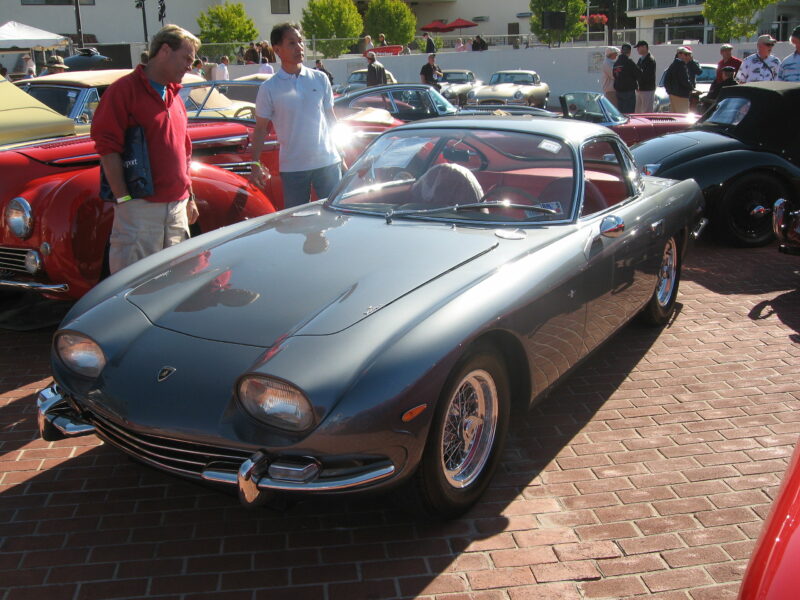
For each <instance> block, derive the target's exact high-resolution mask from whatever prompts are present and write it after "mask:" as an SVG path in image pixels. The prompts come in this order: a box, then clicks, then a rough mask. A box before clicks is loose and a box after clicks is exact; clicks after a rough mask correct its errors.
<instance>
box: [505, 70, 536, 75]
mask: <svg viewBox="0 0 800 600" xmlns="http://www.w3.org/2000/svg"><path fill="white" fill-rule="evenodd" d="M495 73H526V74H528V75H536V71H531V70H530V69H501V70H500V71H495Z"/></svg>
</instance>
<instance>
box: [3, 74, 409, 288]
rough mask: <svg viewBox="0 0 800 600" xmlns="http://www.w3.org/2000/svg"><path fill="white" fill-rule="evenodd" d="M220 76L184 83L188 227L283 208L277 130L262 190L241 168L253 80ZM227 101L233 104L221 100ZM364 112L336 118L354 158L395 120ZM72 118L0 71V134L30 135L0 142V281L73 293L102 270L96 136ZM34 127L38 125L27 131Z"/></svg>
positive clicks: (109, 214) (108, 210)
mask: <svg viewBox="0 0 800 600" xmlns="http://www.w3.org/2000/svg"><path fill="white" fill-rule="evenodd" d="M224 85H225V88H223V89H224V93H222V92H220V90H219V89H217V88H218V86H217V84H215V83H202V84H197V85H195V86H186V87H185V88H184V90H183V91H182V93H183V96H184V101H185V102H186V104H187V109H188V110H189V114H190V126H189V131H190V136H191V138H192V143H193V147H194V150H193V156H194V158H195V161H194V162H193V163H192V167H191V171H192V180H193V190H194V193H195V196H196V201H197V204H198V209H199V211H200V217H199V219H198V222H197V223H196V224H195V225H194V226H193V234H197V233H201V232H206V231H210V230H212V229H216V228H218V227H221V226H223V225H228V224H231V223H235V222H237V221H241V220H242V219H248V218H252V217H255V216H259V215H263V214H266V213H270V212H273V211H275V210H276V209H278V210H279V209H281V208H283V193H282V189H281V184H280V178H279V176H278V175H277V174H278V143H277V141H276V140H275V138H274V135H272V137H271V138H268V140H267V143H266V144H265V148H264V152H263V154H262V156H261V160H262V162H263V163H264V164H265V165H266V166H267V167H268V168H269V169H270V171H271V172H272V173H273V174H274V176H273V177H272V178H271V179H270V180H269V183H268V184H267V186H266V189H265V190H261V189H259V188H257V187H255V186H254V185H252V184H251V183H250V181H249V180H248V179H246V178H245V177H243V176H242V175H243V174H247V173H249V172H250V165H251V163H250V162H249V161H250V149H249V146H250V134H251V132H252V128H253V124H254V123H253V121H252V118H250V119H248V118H242V117H252V114H253V110H252V103H249V106H248V100H246V99H245V97H254V96H255V91H256V90H257V87H258V85H259V84H258V82H236V83H234V82H225V83H224ZM225 94H230V96H226V95H225ZM239 97H241V99H238V98H239ZM226 103H228V104H230V106H231V110H233V111H234V112H233V113H231V110H228V109H227V108H226V107H225V106H222V105H224V104H226ZM236 113H238V114H236ZM234 114H236V116H234ZM358 118H362V117H358ZM363 119H364V120H363V121H357V120H356V121H352V122H351V123H352V124H351V125H346V124H342V125H341V128H342V132H340V133H339V135H338V136H337V139H339V140H341V141H342V143H343V144H344V143H345V142H348V141H349V142H352V143H350V144H349V146H348V148H347V149H346V150H345V156H346V157H347V158H348V159H349V160H351V161H352V160H354V159H355V157H356V156H357V155H358V154H359V153H360V151H361V150H363V148H364V147H365V146H366V142H367V141H369V140H370V139H371V137H372V136H374V135H377V133H378V132H380V131H382V130H384V129H386V128H387V127H389V126H393V125H394V124H395V122H394V120H393V119H391V118H389V117H388V115H386V114H383V115H382V116H381V115H378V116H375V115H374V114H372V115H366V116H363ZM37 127H38V129H37ZM74 127H75V122H74V121H72V120H69V119H66V118H63V117H61V116H60V115H57V114H56V113H55V112H54V111H52V110H51V109H49V108H48V107H46V106H45V105H43V104H41V103H39V102H38V101H36V100H35V99H34V98H32V97H30V96H28V95H27V94H26V93H25V92H23V91H22V90H20V89H18V88H16V87H15V86H13V85H12V84H11V83H10V82H8V81H6V80H5V79H2V78H1V77H0V132H5V135H4V134H3V133H0V143H6V144H8V143H9V142H11V141H12V140H17V141H26V142H27V143H21V144H14V145H6V146H2V147H0V168H2V170H3V171H2V172H3V177H2V178H0V219H2V220H1V221H0V289H2V288H18V289H28V290H36V291H38V292H41V293H42V294H45V295H47V296H49V297H54V298H63V299H75V298H79V297H81V296H82V295H83V294H85V293H86V292H87V291H88V290H89V289H90V288H92V287H93V286H94V285H95V284H96V283H97V282H98V281H99V280H100V279H101V278H102V277H103V276H104V274H105V270H106V267H105V261H106V259H105V257H106V254H107V252H106V250H107V246H108V239H109V236H110V232H111V223H112V220H113V207H112V205H111V204H109V203H104V202H103V201H101V200H100V198H99V194H98V190H99V179H100V167H99V157H98V155H97V154H96V152H95V148H94V143H93V142H92V140H91V139H90V138H89V137H88V136H85V135H83V136H76V135H74ZM33 130H36V131H38V133H35V134H30V133H29V131H33ZM57 136H69V137H57ZM42 138H49V139H47V140H45V141H42ZM54 138H55V139H54ZM32 139H38V140H39V141H35V142H31V141H30V140H32Z"/></svg>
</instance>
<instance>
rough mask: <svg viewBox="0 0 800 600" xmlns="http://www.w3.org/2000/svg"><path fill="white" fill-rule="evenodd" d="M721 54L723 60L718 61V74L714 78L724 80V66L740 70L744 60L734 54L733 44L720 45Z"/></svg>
mask: <svg viewBox="0 0 800 600" xmlns="http://www.w3.org/2000/svg"><path fill="white" fill-rule="evenodd" d="M719 53H720V56H722V60H720V61H719V62H718V63H717V75H716V77H715V78H714V80H715V81H722V69H723V68H724V67H733V68H734V70H735V71H736V72H738V71H739V67H740V66H742V60H741V59H739V58H736V57H735V56H733V46H731V45H730V44H722V45H721V46H720V47H719Z"/></svg>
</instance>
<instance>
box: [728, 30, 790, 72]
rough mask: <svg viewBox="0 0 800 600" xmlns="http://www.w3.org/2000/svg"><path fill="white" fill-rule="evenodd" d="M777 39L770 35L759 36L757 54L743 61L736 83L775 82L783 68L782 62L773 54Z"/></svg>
mask: <svg viewBox="0 0 800 600" xmlns="http://www.w3.org/2000/svg"><path fill="white" fill-rule="evenodd" d="M775 41H776V40H775V38H774V37H772V36H771V35H769V34H764V35H760V36H758V40H757V41H756V52H755V53H754V54H751V55H750V56H748V57H747V58H745V59H744V60H743V61H742V66H740V67H739V72H738V73H737V74H736V81H738V82H739V83H748V82H750V81H775V80H776V79H777V78H778V71H779V70H780V68H781V61H780V60H779V59H778V57H777V56H775V55H773V54H772V47H773V46H774V45H775Z"/></svg>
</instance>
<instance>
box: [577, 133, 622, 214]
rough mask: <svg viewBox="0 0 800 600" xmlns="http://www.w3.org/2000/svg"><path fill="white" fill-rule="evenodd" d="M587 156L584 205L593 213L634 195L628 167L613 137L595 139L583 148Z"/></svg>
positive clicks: (584, 165) (583, 209) (582, 151)
mask: <svg viewBox="0 0 800 600" xmlns="http://www.w3.org/2000/svg"><path fill="white" fill-rule="evenodd" d="M581 156H582V158H583V185H584V193H583V208H582V209H581V215H582V216H585V215H591V214H594V213H596V212H600V211H602V210H605V209H606V208H608V207H610V206H614V205H616V204H619V203H620V202H624V201H625V200H626V199H627V198H628V197H630V195H631V188H630V185H629V183H628V181H629V180H628V176H627V169H628V167H627V166H625V165H624V163H623V162H622V160H621V154H620V151H619V148H618V147H617V145H616V144H615V143H614V142H612V141H611V140H603V139H599V140H592V141H589V142H587V143H586V144H584V145H583V147H582V148H581Z"/></svg>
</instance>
